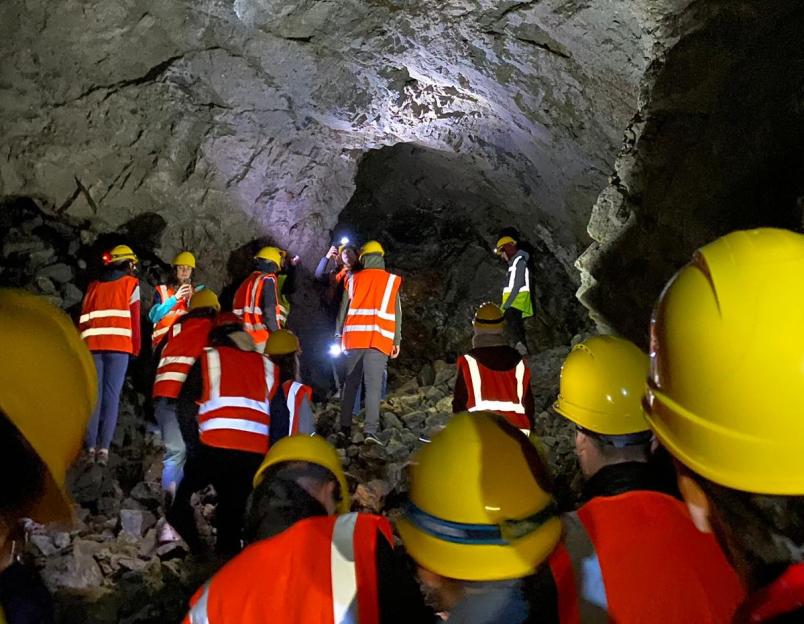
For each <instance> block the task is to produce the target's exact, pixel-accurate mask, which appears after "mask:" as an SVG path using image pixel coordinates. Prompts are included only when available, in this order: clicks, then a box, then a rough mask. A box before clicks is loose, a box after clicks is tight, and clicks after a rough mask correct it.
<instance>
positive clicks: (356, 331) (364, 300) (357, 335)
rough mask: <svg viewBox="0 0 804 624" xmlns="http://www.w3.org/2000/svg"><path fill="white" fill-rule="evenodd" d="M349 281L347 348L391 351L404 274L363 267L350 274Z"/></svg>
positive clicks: (348, 349) (344, 335)
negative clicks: (402, 275) (398, 296)
mask: <svg viewBox="0 0 804 624" xmlns="http://www.w3.org/2000/svg"><path fill="white" fill-rule="evenodd" d="M346 285H347V286H346V287H347V288H348V290H349V310H348V311H347V313H346V320H345V322H344V324H343V339H342V346H343V350H344V351H350V350H352V349H377V351H382V352H383V353H385V355H391V350H392V349H393V347H394V334H395V332H396V298H397V295H398V294H399V288H400V286H401V285H402V278H401V277H399V276H398V275H394V274H393V273H389V272H388V271H384V270H382V269H363V270H361V271H358V272H356V273H353V274H351V275H349V276H348V277H347V278H346Z"/></svg>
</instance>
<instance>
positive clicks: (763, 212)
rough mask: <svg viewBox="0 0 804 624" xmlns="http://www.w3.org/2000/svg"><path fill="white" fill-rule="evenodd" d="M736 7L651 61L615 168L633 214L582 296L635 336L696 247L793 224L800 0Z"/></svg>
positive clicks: (799, 189)
mask: <svg viewBox="0 0 804 624" xmlns="http://www.w3.org/2000/svg"><path fill="white" fill-rule="evenodd" d="M721 4H722V3H721ZM755 4H756V5H758V4H759V3H755ZM738 5H741V6H738ZM699 8H700V7H699ZM732 9H733V10H732ZM732 9H730V8H729V7H726V9H725V10H722V11H721V12H720V13H718V14H717V15H716V17H714V18H713V19H711V20H709V22H708V26H707V27H706V28H705V29H704V30H702V31H700V32H698V33H696V34H693V35H690V36H688V37H687V38H685V39H682V41H681V42H680V43H679V44H678V45H677V46H676V47H675V48H673V49H672V50H671V52H670V53H669V54H668V57H667V59H666V61H665V63H664V64H663V65H662V66H661V67H660V68H659V69H658V73H657V75H656V76H655V78H654V80H655V86H654V87H653V90H652V92H651V93H650V94H649V97H650V102H649V104H648V106H647V108H646V110H644V111H643V112H642V113H641V115H640V119H637V120H636V122H635V123H636V124H637V125H638V124H640V123H642V121H641V120H645V121H644V123H645V128H644V131H643V132H642V134H641V136H640V138H639V140H638V142H637V144H636V145H635V146H634V148H633V154H629V155H628V159H627V160H628V161H633V165H631V166H630V167H629V168H628V169H627V170H623V169H621V170H620V171H619V175H620V177H621V179H615V180H614V183H615V185H616V186H618V188H619V190H620V191H621V192H622V193H623V194H624V195H625V199H626V207H627V208H629V209H630V210H632V211H633V212H634V215H635V217H636V218H635V219H634V220H633V222H632V223H631V224H629V227H628V228H627V230H626V231H624V232H622V233H621V234H620V235H619V236H618V238H617V239H616V240H615V241H614V242H613V243H612V244H611V245H610V246H608V247H607V248H606V249H605V251H604V252H603V253H602V254H601V255H600V256H598V257H597V258H596V259H595V260H594V261H593V262H592V264H591V265H590V266H589V267H588V270H589V271H590V272H591V273H592V275H593V276H594V277H595V279H596V280H597V284H596V286H594V287H593V288H591V289H590V290H589V291H587V292H586V293H585V294H584V295H583V299H584V302H585V304H586V305H587V306H588V307H589V308H591V309H593V310H595V311H596V312H598V313H600V315H601V316H602V318H603V319H605V322H606V323H607V324H609V325H611V326H612V327H614V328H616V329H617V330H618V331H620V332H622V333H624V334H625V335H627V336H628V337H630V338H631V339H633V340H636V341H638V342H639V343H640V344H642V345H646V344H647V332H648V322H649V319H650V313H651V309H652V306H653V303H654V301H655V300H656V297H657V296H658V294H659V292H660V291H661V288H662V287H663V285H664V284H665V283H666V281H667V280H668V279H669V278H670V277H671V276H672V275H673V273H674V272H675V271H676V270H678V268H679V267H680V266H681V265H683V264H684V263H686V262H687V261H688V260H689V258H690V257H691V254H692V252H693V251H694V250H695V249H696V248H697V247H699V246H701V245H703V244H705V243H707V242H708V241H710V240H712V239H714V238H716V237H717V236H720V235H722V234H725V233H727V232H729V231H732V230H735V229H741V228H753V227H758V226H775V227H784V228H790V229H795V230H799V229H800V228H801V196H802V194H804V177H802V174H804V114H803V113H804V54H802V48H801V43H800V42H801V32H802V31H804V6H802V5H800V4H799V3H789V2H778V1H774V2H767V3H762V7H761V8H758V9H757V11H756V13H752V12H748V10H747V9H745V3H733V5H732ZM620 164H621V167H622V166H623V161H621V163H620ZM593 227H594V222H593Z"/></svg>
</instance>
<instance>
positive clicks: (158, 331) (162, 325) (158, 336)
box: [148, 251, 195, 355]
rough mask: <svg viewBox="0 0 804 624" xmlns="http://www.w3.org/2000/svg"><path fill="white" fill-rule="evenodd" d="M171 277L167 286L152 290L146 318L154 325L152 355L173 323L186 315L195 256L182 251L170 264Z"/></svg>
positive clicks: (191, 290)
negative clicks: (150, 303)
mask: <svg viewBox="0 0 804 624" xmlns="http://www.w3.org/2000/svg"><path fill="white" fill-rule="evenodd" d="M170 264H171V265H172V266H173V275H172V278H171V280H170V282H168V283H167V284H160V285H159V286H157V287H156V289H155V290H154V302H153V305H152V306H151V309H150V311H149V312H148V318H149V319H150V321H151V322H152V323H153V324H154V329H153V333H152V334H151V348H152V349H153V353H154V355H156V354H157V352H158V349H159V347H160V346H161V345H162V343H163V342H164V340H165V339H166V338H167V333H168V331H169V330H170V328H171V326H172V325H173V323H175V322H176V321H177V320H178V319H179V318H181V317H182V316H183V315H184V314H187V310H188V305H189V302H190V297H191V296H192V294H193V286H192V279H193V272H194V271H195V256H193V254H191V253H190V252H189V251H182V252H181V253H180V254H178V255H177V256H176V257H175V258H173V261H172V262H171V263H170Z"/></svg>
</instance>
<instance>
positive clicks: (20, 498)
mask: <svg viewBox="0 0 804 624" xmlns="http://www.w3.org/2000/svg"><path fill="white" fill-rule="evenodd" d="M0 470H2V474H5V475H18V476H17V477H15V478H7V479H4V480H3V486H2V488H0V516H2V518H3V519H4V520H6V522H7V523H11V522H13V521H15V520H17V519H19V518H22V517H24V516H25V515H26V514H27V513H29V512H30V511H31V509H32V508H33V506H34V504H35V503H36V502H37V501H38V500H39V499H40V498H41V497H42V495H43V494H44V492H45V482H46V479H47V468H46V467H45V465H44V463H42V460H41V459H39V456H38V455H37V454H36V451H34V449H33V447H31V445H30V444H29V443H28V441H27V440H26V439H25V438H24V437H23V435H22V434H21V433H20V432H19V430H18V429H17V428H16V427H15V426H14V424H13V423H12V422H11V421H10V420H9V419H8V418H7V417H6V415H5V414H4V413H3V412H2V411H0Z"/></svg>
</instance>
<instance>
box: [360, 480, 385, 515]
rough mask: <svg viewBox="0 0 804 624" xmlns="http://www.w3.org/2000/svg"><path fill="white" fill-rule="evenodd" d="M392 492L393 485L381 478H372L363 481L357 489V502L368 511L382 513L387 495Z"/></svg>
mask: <svg viewBox="0 0 804 624" xmlns="http://www.w3.org/2000/svg"><path fill="white" fill-rule="evenodd" d="M390 492H391V485H390V484H389V483H388V482H387V481H383V480H381V479H372V480H371V481H369V482H368V483H361V484H359V485H358V486H357V490H355V495H354V500H355V503H357V504H358V505H360V506H361V507H362V508H363V509H365V510H366V511H369V512H372V513H380V512H381V511H382V509H383V503H384V502H385V497H386V496H388V494H389V493H390Z"/></svg>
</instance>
